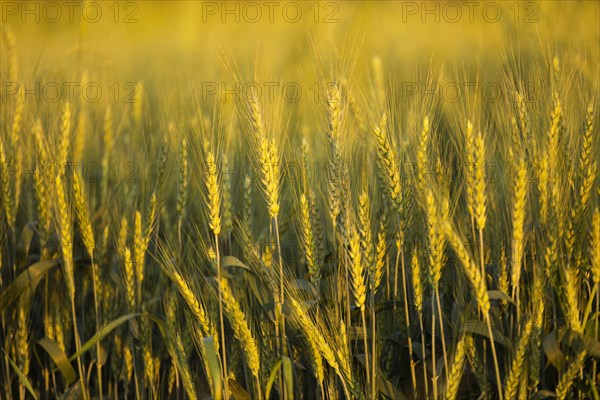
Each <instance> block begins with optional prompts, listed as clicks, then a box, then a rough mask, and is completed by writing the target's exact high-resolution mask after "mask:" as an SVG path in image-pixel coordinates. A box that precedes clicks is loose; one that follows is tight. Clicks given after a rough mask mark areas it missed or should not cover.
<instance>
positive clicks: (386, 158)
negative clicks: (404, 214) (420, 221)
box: [373, 113, 402, 212]
mask: <svg viewBox="0 0 600 400" xmlns="http://www.w3.org/2000/svg"><path fill="white" fill-rule="evenodd" d="M386 125H387V115H386V114H385V113H384V114H383V115H382V117H381V121H380V123H379V125H376V126H374V127H373V132H374V133H375V138H376V139H377V164H378V165H379V171H380V179H381V180H382V181H383V182H382V183H383V184H384V185H383V187H384V190H385V192H386V193H387V195H388V196H389V198H390V200H391V202H392V205H393V206H394V209H395V210H396V211H397V212H399V211H400V210H401V208H402V184H401V180H400V168H399V166H398V161H397V160H398V158H397V157H396V153H395V150H394V149H393V148H392V146H391V143H390V141H389V139H388V137H387V135H386V131H385V129H386Z"/></svg>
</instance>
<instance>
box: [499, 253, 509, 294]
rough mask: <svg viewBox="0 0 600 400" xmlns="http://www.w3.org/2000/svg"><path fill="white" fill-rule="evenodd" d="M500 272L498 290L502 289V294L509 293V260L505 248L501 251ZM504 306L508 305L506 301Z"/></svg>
mask: <svg viewBox="0 0 600 400" xmlns="http://www.w3.org/2000/svg"><path fill="white" fill-rule="evenodd" d="M498 270H499V271H498V289H500V291H501V292H502V293H508V292H509V288H508V286H509V285H508V280H509V278H508V260H507V257H506V250H504V246H502V247H501V249H500V264H499V266H498ZM502 304H506V301H503V302H502Z"/></svg>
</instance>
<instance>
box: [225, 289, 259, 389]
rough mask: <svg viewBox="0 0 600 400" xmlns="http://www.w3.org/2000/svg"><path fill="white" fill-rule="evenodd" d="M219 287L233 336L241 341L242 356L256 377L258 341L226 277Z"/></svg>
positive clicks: (257, 370)
mask: <svg viewBox="0 0 600 400" xmlns="http://www.w3.org/2000/svg"><path fill="white" fill-rule="evenodd" d="M221 288H222V294H223V304H224V306H225V310H226V311H227V315H228V316H229V322H230V323H231V327H232V328H233V333H234V335H235V337H236V338H237V339H238V340H239V341H240V342H241V344H242V349H243V351H244V358H245V359H246V363H247V364H248V368H250V372H251V373H252V376H253V377H254V378H255V379H257V378H258V373H259V370H260V353H259V347H258V343H257V342H256V339H255V338H254V336H253V334H252V331H251V330H250V328H249V326H248V322H247V320H246V316H245V315H244V312H243V311H242V308H241V307H240V304H239V303H238V301H237V300H236V299H235V296H234V295H233V292H232V290H231V287H230V286H229V284H228V282H227V280H226V279H221Z"/></svg>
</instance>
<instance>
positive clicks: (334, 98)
mask: <svg viewBox="0 0 600 400" xmlns="http://www.w3.org/2000/svg"><path fill="white" fill-rule="evenodd" d="M340 94H341V93H340V89H339V87H338V86H337V84H330V85H328V86H327V91H326V97H325V100H326V103H327V116H328V123H329V126H328V127H327V128H328V129H327V137H328V138H329V142H330V143H331V144H332V145H337V143H338V139H339V134H340V126H341V120H342V117H341V114H342V104H341V96H340Z"/></svg>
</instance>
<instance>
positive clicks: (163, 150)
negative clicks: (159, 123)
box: [156, 124, 175, 196]
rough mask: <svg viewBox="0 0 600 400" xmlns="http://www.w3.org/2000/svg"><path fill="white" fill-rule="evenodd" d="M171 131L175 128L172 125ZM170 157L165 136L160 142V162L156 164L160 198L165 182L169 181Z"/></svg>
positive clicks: (157, 187) (157, 186)
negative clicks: (168, 160)
mask: <svg viewBox="0 0 600 400" xmlns="http://www.w3.org/2000/svg"><path fill="white" fill-rule="evenodd" d="M169 128H170V129H169V131H171V130H174V129H175V128H174V127H173V125H172V124H171V125H170V126H169ZM168 155H169V143H168V142H167V135H165V134H163V135H162V138H161V140H160V148H159V150H158V162H157V164H156V175H157V180H156V192H157V193H158V195H159V196H162V193H163V190H164V187H165V181H166V179H167V158H168Z"/></svg>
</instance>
